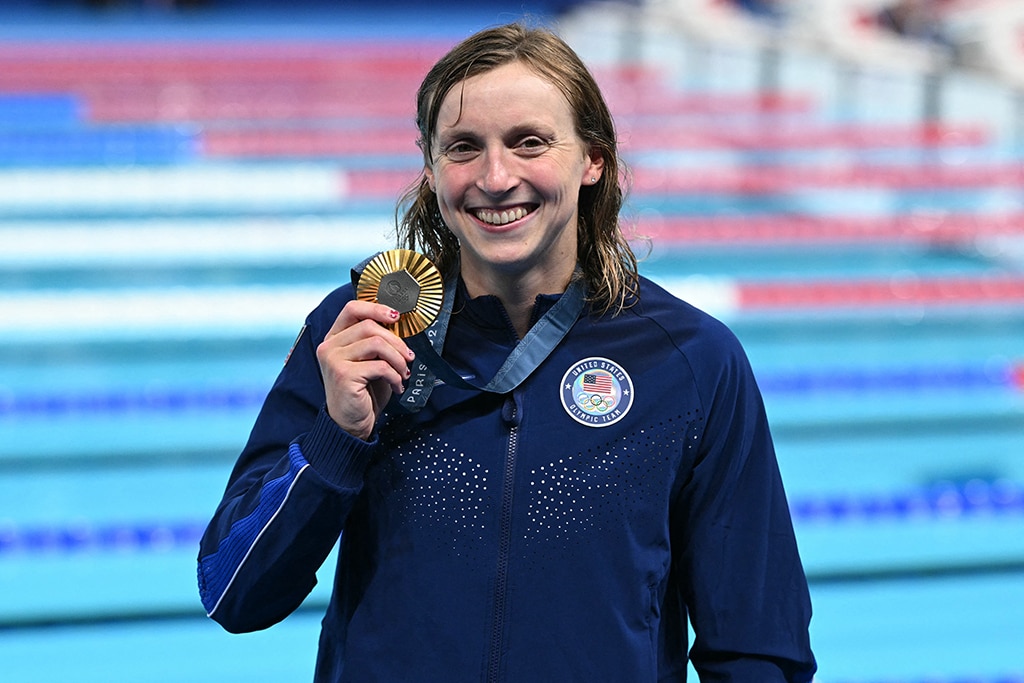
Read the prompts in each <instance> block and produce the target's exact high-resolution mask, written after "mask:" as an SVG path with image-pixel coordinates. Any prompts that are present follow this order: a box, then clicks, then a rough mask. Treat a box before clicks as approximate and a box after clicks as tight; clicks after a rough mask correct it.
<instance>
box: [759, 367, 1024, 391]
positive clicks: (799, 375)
mask: <svg viewBox="0 0 1024 683" xmlns="http://www.w3.org/2000/svg"><path fill="white" fill-rule="evenodd" d="M1019 381H1020V369H1019V368H1017V367H1016V366H1014V365H1013V364H998V365H989V364H986V365H948V366H931V367H908V368H895V369H877V370H863V369H846V370H819V371H806V372H799V371H797V372H788V373H780V372H776V373H771V372H768V373H763V374H759V375H758V384H759V385H760V386H761V388H762V390H764V391H765V392H766V393H777V394H793V393H796V394H803V393H811V392H864V391H922V390H928V391H932V390H939V391H941V390H962V389H984V388H1002V387H1013V386H1017V385H1018V383H1019Z"/></svg>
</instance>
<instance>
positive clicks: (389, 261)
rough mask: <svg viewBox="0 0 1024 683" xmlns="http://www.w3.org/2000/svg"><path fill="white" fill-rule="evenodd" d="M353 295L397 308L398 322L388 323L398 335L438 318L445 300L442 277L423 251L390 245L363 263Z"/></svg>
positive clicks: (416, 331)
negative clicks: (391, 246)
mask: <svg viewBox="0 0 1024 683" xmlns="http://www.w3.org/2000/svg"><path fill="white" fill-rule="evenodd" d="M356 298H357V299H359V300H360V301H373V302H376V303H379V304H384V305H385V306H390V307H391V308H393V309H395V310H396V311H398V312H399V313H400V314H401V315H400V316H399V317H398V322H396V323H394V324H393V325H389V326H388V327H389V329H391V330H392V331H393V332H394V333H395V334H397V335H398V336H399V337H411V336H413V335H416V334H419V333H420V332H422V331H423V330H425V329H427V328H428V327H430V324H431V323H433V322H434V320H435V319H437V314H438V313H440V312H441V304H442V302H443V301H444V280H443V279H442V278H441V273H440V272H439V271H438V270H437V267H436V266H435V265H434V264H433V263H431V262H430V260H429V259H427V257H426V256H424V255H423V254H420V253H418V252H415V251H411V250H409V249H391V250H390V251H384V252H381V253H380V254H377V255H376V256H375V257H373V259H371V260H370V262H369V263H367V264H366V268H364V269H363V273H362V275H360V276H359V282H358V283H357V285H356Z"/></svg>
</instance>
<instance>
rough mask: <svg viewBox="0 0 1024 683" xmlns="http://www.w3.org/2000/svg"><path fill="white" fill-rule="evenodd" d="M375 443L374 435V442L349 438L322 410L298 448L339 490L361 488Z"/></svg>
mask: <svg viewBox="0 0 1024 683" xmlns="http://www.w3.org/2000/svg"><path fill="white" fill-rule="evenodd" d="M377 443H378V442H377V436H376V434H374V436H373V441H363V440H362V439H358V438H356V437H354V436H352V435H351V434H349V433H348V432H346V431H345V430H344V429H342V428H341V427H339V426H338V425H337V423H336V422H335V421H334V420H332V419H331V416H330V415H328V414H327V411H326V410H325V409H324V408H321V409H320V413H319V414H318V415H317V417H316V421H315V422H314V423H313V427H312V429H310V430H309V432H308V433H306V435H305V436H303V437H302V438H301V439H300V441H299V448H300V449H301V451H302V455H303V457H304V458H305V459H306V462H308V463H309V464H310V466H312V468H313V469H314V470H315V471H316V473H317V474H319V475H320V476H321V477H323V478H324V479H325V480H327V481H328V482H329V483H331V484H333V485H334V486H337V487H338V488H345V489H353V488H359V487H360V486H362V483H363V475H364V474H365V472H366V467H367V465H369V464H370V459H371V458H372V456H373V452H374V450H376V446H377Z"/></svg>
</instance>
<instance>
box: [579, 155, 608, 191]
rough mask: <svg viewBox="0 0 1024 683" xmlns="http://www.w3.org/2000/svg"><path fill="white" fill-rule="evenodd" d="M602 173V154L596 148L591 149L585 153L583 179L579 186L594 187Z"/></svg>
mask: <svg viewBox="0 0 1024 683" xmlns="http://www.w3.org/2000/svg"><path fill="white" fill-rule="evenodd" d="M602 173H604V154H603V153H602V152H601V150H600V149H598V148H597V147H591V148H590V151H589V152H587V164H586V166H585V168H584V170H583V178H582V179H581V181H580V184H581V185H583V186H587V185H595V184H597V181H598V180H600V179H601V174H602Z"/></svg>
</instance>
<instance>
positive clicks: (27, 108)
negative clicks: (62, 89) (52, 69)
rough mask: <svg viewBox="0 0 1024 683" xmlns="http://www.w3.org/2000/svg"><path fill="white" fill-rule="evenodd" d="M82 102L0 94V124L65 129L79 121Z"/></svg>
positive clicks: (71, 97) (51, 96) (68, 97)
mask: <svg viewBox="0 0 1024 683" xmlns="http://www.w3.org/2000/svg"><path fill="white" fill-rule="evenodd" d="M82 110H83V104H82V101H81V100H80V99H79V98H77V97H75V96H74V95H65V94H60V93H54V94H7V93H3V94H0V125H3V126H26V127H29V126H68V125H72V124H76V123H80V122H81V120H82V118H83V117H82Z"/></svg>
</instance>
